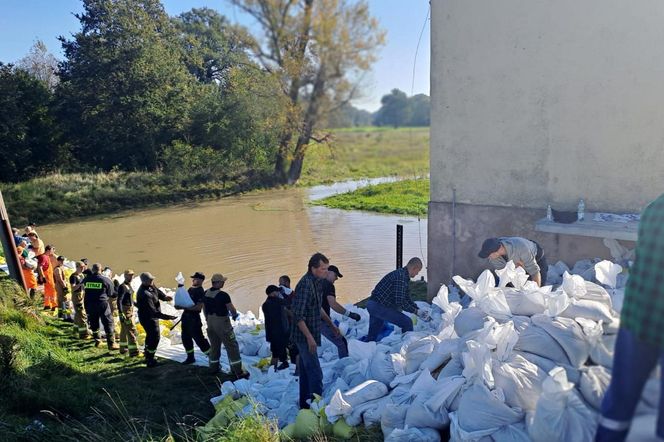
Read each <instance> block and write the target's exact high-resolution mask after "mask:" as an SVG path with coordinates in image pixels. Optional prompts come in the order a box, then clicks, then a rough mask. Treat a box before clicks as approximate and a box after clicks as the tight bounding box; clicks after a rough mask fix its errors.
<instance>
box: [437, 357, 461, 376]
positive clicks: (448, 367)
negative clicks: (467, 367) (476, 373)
mask: <svg viewBox="0 0 664 442" xmlns="http://www.w3.org/2000/svg"><path fill="white" fill-rule="evenodd" d="M462 373H463V361H462V359H461V356H460V355H454V356H452V359H450V360H449V361H448V362H447V364H445V366H444V367H443V369H442V370H440V372H439V373H438V378H441V377H443V378H445V377H451V376H461V374H462Z"/></svg>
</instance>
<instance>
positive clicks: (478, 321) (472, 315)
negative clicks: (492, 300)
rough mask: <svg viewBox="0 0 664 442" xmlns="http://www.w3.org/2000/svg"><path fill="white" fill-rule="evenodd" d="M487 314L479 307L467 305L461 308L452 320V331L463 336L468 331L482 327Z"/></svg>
mask: <svg viewBox="0 0 664 442" xmlns="http://www.w3.org/2000/svg"><path fill="white" fill-rule="evenodd" d="M486 317H487V314H486V313H484V312H483V311H482V310H481V309H480V308H479V307H469V308H466V309H463V310H461V312H459V314H458V316H457V317H456V320H455V321H454V331H455V332H456V334H457V336H459V337H464V336H466V335H467V334H468V333H470V332H472V331H474V330H479V329H481V328H482V327H484V320H485V319H486Z"/></svg>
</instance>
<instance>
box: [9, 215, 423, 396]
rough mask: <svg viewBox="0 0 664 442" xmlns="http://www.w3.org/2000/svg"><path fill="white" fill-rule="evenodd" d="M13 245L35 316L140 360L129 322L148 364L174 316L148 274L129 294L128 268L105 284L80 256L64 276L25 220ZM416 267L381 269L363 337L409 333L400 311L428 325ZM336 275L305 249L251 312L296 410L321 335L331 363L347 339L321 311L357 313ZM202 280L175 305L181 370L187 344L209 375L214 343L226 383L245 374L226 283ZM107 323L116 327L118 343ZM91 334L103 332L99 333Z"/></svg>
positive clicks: (61, 261) (313, 387)
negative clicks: (415, 291)
mask: <svg viewBox="0 0 664 442" xmlns="http://www.w3.org/2000/svg"><path fill="white" fill-rule="evenodd" d="M14 241H15V244H16V248H17V252H18V255H19V261H20V264H21V267H22V272H23V276H24V279H25V282H26V287H27V288H28V291H29V294H30V296H31V297H33V298H35V297H36V296H37V292H38V291H39V292H40V293H42V295H43V302H44V310H45V311H48V312H52V314H54V315H57V317H58V318H60V319H61V320H63V321H68V322H72V323H73V327H74V332H75V334H76V336H77V337H78V338H79V339H90V338H92V339H93V340H94V343H95V346H100V345H101V342H102V337H104V336H105V340H106V345H107V346H108V350H109V351H119V352H120V353H121V354H126V355H128V356H129V357H137V356H140V355H141V353H140V349H139V344H138V340H137V338H138V331H137V324H136V320H135V318H136V317H137V318H138V324H140V325H141V327H142V328H143V330H145V344H144V346H143V355H144V357H145V362H146V365H147V366H148V367H154V366H155V365H157V359H156V358H155V353H156V351H157V347H158V345H159V340H160V336H161V332H160V322H159V320H162V319H165V320H172V321H175V320H177V319H178V317H177V316H173V315H169V314H166V313H164V312H162V309H161V306H160V302H162V301H166V302H168V301H172V300H173V298H172V297H171V296H168V295H167V294H165V293H164V292H163V291H161V290H160V289H159V288H157V286H156V285H155V284H154V281H155V277H154V276H153V275H152V274H151V273H149V272H144V273H141V274H140V275H139V278H140V283H141V284H140V286H139V288H138V290H136V293H134V289H133V288H132V281H133V279H134V277H135V273H134V271H133V270H131V269H127V270H125V271H124V272H123V274H122V276H121V277H120V278H115V279H114V278H113V276H114V274H113V271H112V270H111V269H110V268H108V267H103V266H102V265H101V264H100V263H93V264H91V265H90V264H89V263H88V260H87V259H85V258H82V259H80V260H79V261H76V263H75V269H74V270H73V271H71V270H70V269H69V268H67V267H65V262H66V261H67V260H66V258H65V257H64V256H58V255H57V254H56V248H55V247H54V246H53V245H50V244H49V245H45V244H44V242H43V240H42V239H41V238H40V236H39V234H38V233H37V231H36V226H35V225H34V224H32V225H29V226H27V227H26V228H25V231H24V232H20V231H19V230H16V229H14ZM421 270H422V262H421V260H420V259H419V258H412V259H411V260H410V261H409V262H408V264H407V265H406V266H405V267H403V268H399V269H396V270H394V271H392V272H390V273H389V274H387V275H386V276H385V277H384V278H382V279H381V280H380V281H379V282H378V284H377V285H376V287H375V289H374V290H373V292H372V294H371V297H370V299H369V301H368V305H367V309H368V311H369V314H370V328H369V334H368V336H367V338H366V339H367V340H376V339H377V337H378V334H379V332H380V331H381V330H382V328H383V326H384V325H385V323H387V322H389V323H392V324H394V325H396V326H398V327H400V328H401V329H402V331H403V332H406V331H411V330H412V329H413V322H412V320H411V318H410V317H409V316H406V315H405V314H404V313H403V311H406V312H410V313H414V314H416V315H418V316H420V317H421V318H423V319H425V320H428V319H429V318H428V313H427V312H425V311H419V310H418V308H417V306H416V304H415V303H414V302H413V300H412V299H411V297H410V294H409V289H408V281H409V280H410V278H413V277H415V276H416V275H417V274H418V273H419V272H420V271H421ZM342 277H343V275H342V273H341V271H340V270H339V268H338V267H337V266H335V265H330V262H329V259H328V258H327V257H326V256H325V255H323V254H322V253H315V254H314V255H313V256H311V258H310V259H309V262H308V265H307V271H306V273H305V274H304V276H302V277H301V278H300V280H299V282H298V283H297V285H296V286H295V288H294V289H292V288H291V281H290V277H289V276H288V275H282V276H281V277H280V278H279V279H278V284H275V285H269V286H268V287H267V288H266V289H265V294H266V299H265V302H264V303H263V305H262V307H261V308H262V310H263V313H264V317H265V339H266V340H267V341H268V342H269V344H270V350H271V353H272V358H271V364H272V365H273V366H274V368H275V369H276V370H283V369H286V368H288V367H290V364H295V367H296V369H295V375H297V376H299V378H300V382H299V384H300V406H301V407H303V408H307V407H308V406H309V405H308V404H309V401H310V399H312V398H313V396H314V394H321V393H322V388H323V387H322V379H323V378H322V371H321V368H320V362H319V360H318V353H317V350H318V347H319V346H320V345H321V337H325V338H326V339H329V340H330V341H331V342H332V343H333V344H334V345H335V346H336V347H337V349H338V355H339V358H344V357H347V356H348V343H347V341H346V339H345V338H344V336H343V335H342V334H341V332H340V331H339V329H338V328H337V326H336V325H335V323H334V322H333V321H332V319H331V317H330V316H331V312H332V311H335V312H337V313H338V314H340V315H344V316H346V317H349V318H351V319H353V320H355V321H359V320H360V315H359V314H357V313H355V312H352V311H350V310H347V309H346V308H345V307H343V306H342V305H341V304H339V302H338V301H337V299H336V290H335V286H334V283H335V282H336V281H337V280H338V279H339V278H342ZM205 281H206V277H205V275H204V274H203V273H201V272H195V273H194V274H193V275H191V285H190V287H189V288H188V289H187V294H188V295H189V297H190V298H191V302H190V303H189V304H188V306H186V307H179V306H178V305H176V308H180V309H182V310H183V312H182V315H181V317H180V318H179V319H180V322H181V327H182V334H181V337H182V345H183V347H184V349H185V352H186V359H185V360H184V361H183V364H193V363H194V362H196V359H195V357H194V344H195V345H197V346H198V348H199V349H200V350H201V352H203V353H204V354H205V355H207V357H208V361H209V362H208V363H209V367H210V371H211V372H212V373H215V374H216V373H219V371H220V368H221V365H220V359H221V349H222V346H223V347H225V349H226V353H227V356H228V361H229V365H230V370H231V373H230V376H231V378H235V379H242V378H248V377H249V373H248V372H247V371H246V370H245V369H244V367H243V365H242V359H241V354H240V347H239V344H238V341H237V339H236V337H235V334H234V332H233V323H232V322H231V320H236V319H237V318H238V312H237V309H236V308H235V306H234V305H233V302H232V300H231V297H230V295H229V294H228V293H227V292H226V291H224V290H223V288H224V284H225V283H226V281H227V278H226V277H224V276H223V275H222V274H220V273H216V274H214V275H212V277H211V278H210V284H211V286H210V287H209V288H208V289H205V288H203V285H204V284H205ZM178 285H179V287H184V285H185V281H184V279H181V280H178ZM135 309H136V310H137V311H136V314H135ZM201 314H204V316H205V323H206V324H207V330H206V331H207V333H206V334H204V333H203V322H202V320H201ZM116 318H117V324H116ZM175 325H177V324H175ZM116 327H118V328H119V330H120V332H119V345H118V342H117V341H116V335H117V333H116ZM100 328H103V332H104V333H103V335H102V334H101V330H100Z"/></svg>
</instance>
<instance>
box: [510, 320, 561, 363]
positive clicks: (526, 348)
mask: <svg viewBox="0 0 664 442" xmlns="http://www.w3.org/2000/svg"><path fill="white" fill-rule="evenodd" d="M514 350H518V351H523V352H527V353H532V354H534V355H538V356H541V357H543V358H546V359H549V360H551V361H554V362H557V363H560V364H566V365H569V358H568V357H567V354H566V353H565V350H563V348H562V347H561V346H560V344H558V342H557V341H556V340H555V339H554V338H553V336H551V335H550V334H549V333H547V332H546V330H544V329H543V328H541V327H539V326H537V325H535V324H531V325H530V326H529V327H528V328H526V329H525V330H524V331H522V332H521V334H520V335H519V340H518V341H517V342H516V345H515V346H514Z"/></svg>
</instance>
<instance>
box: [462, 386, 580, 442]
mask: <svg viewBox="0 0 664 442" xmlns="http://www.w3.org/2000/svg"><path fill="white" fill-rule="evenodd" d="M456 413H457V416H458V419H459V427H460V429H462V430H463V431H464V432H467V433H472V432H476V431H485V430H491V429H493V430H494V431H495V429H498V428H500V427H503V426H505V425H511V424H515V423H517V422H519V421H521V420H522V419H523V412H521V411H519V410H515V409H513V408H510V407H509V406H508V405H507V404H505V400H504V396H503V394H502V391H501V390H500V389H496V390H494V391H489V389H488V388H486V387H485V386H484V385H482V384H474V385H472V386H471V387H469V388H468V389H467V390H466V391H465V392H464V393H463V395H462V396H461V399H460V401H459V409H458V410H457V412H456ZM570 440H571V439H570Z"/></svg>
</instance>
